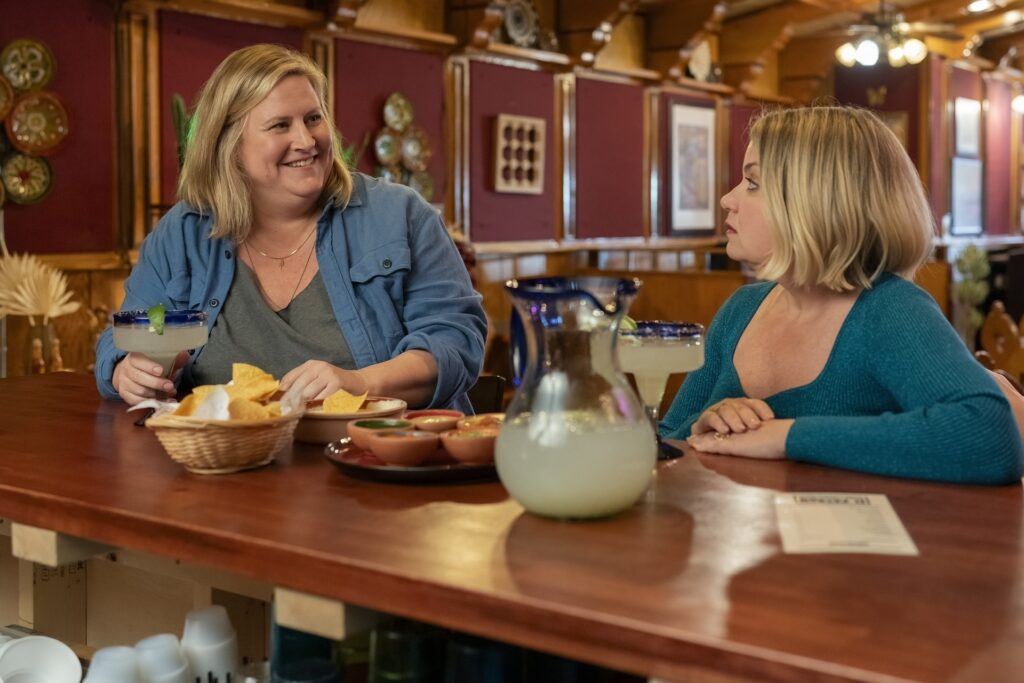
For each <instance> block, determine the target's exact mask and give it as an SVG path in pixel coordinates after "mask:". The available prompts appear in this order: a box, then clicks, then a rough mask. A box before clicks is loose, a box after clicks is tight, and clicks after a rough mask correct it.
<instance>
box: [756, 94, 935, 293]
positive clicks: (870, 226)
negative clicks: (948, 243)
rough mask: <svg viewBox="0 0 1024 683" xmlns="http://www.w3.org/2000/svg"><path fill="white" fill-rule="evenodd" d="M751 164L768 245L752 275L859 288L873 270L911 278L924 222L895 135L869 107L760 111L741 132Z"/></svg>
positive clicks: (925, 240)
mask: <svg viewBox="0 0 1024 683" xmlns="http://www.w3.org/2000/svg"><path fill="white" fill-rule="evenodd" d="M750 144H751V145H753V146H754V149H756V150H757V152H758V156H759V158H760V167H761V188H762V190H761V191H762V192H763V193H764V201H765V206H766V208H767V214H768V215H767V217H768V221H769V223H770V224H771V226H772V242H773V244H772V253H771V256H769V257H768V259H767V260H766V261H765V262H764V263H762V264H759V265H758V266H757V269H756V270H757V275H758V277H760V278H762V279H765V280H777V279H779V278H781V277H784V276H785V277H786V278H787V279H789V280H790V281H791V282H792V283H793V284H794V285H796V286H797V287H811V286H822V287H826V288H827V289H830V290H833V291H848V290H852V289H856V288H867V287H870V286H871V283H872V282H873V281H874V280H875V279H876V278H877V277H878V276H879V275H881V274H882V273H883V272H886V271H888V272H893V273H896V274H898V275H901V276H903V277H912V276H913V274H914V272H915V271H916V270H917V269H918V267H920V265H921V264H922V263H924V261H925V260H926V259H927V258H928V256H929V254H930V253H931V249H932V239H933V237H934V236H935V227H934V220H933V218H932V213H931V210H930V208H929V206H928V200H927V198H926V197H925V193H924V188H923V187H922V185H921V180H920V178H919V176H918V174H917V170H916V169H915V168H914V165H913V163H912V162H911V161H910V157H908V156H907V153H906V152H905V151H904V149H903V147H902V145H900V142H899V140H898V139H897V138H896V136H895V135H894V134H893V133H892V131H890V130H889V129H888V128H887V127H886V126H885V124H884V123H882V122H881V120H879V119H878V117H877V116H875V115H874V114H873V113H871V112H870V111H867V110H865V109H858V108H855V107H808V108H802V109H784V110H777V111H770V112H766V113H765V114H763V115H761V116H760V118H758V119H757V121H756V122H755V123H754V125H753V126H752V128H751V130H750Z"/></svg>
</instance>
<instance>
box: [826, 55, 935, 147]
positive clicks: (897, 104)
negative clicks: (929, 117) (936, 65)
mask: <svg viewBox="0 0 1024 683" xmlns="http://www.w3.org/2000/svg"><path fill="white" fill-rule="evenodd" d="M926 68H927V66H926V64H920V65H907V66H901V67H899V68H893V67H891V66H889V65H888V64H881V63H880V64H876V65H875V66H854V67H845V66H836V67H835V96H836V99H837V100H839V101H840V102H842V103H843V104H853V105H856V106H858V107H868V108H871V109H875V110H876V111H879V112H902V113H905V114H906V115H907V154H909V155H910V158H911V159H912V160H913V161H914V164H915V165H917V161H918V156H919V152H918V135H919V130H920V118H921V117H920V110H921V106H920V93H921V75H922V73H925V69H926ZM881 88H884V89H885V94H884V98H885V99H884V101H883V103H882V104H880V105H876V106H872V105H871V104H870V101H869V99H868V90H872V91H873V92H875V93H878V94H881V90H880V89H881Z"/></svg>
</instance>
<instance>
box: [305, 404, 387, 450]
mask: <svg viewBox="0 0 1024 683" xmlns="http://www.w3.org/2000/svg"><path fill="white" fill-rule="evenodd" d="M321 403H322V402H320V401H317V402H315V403H310V404H309V405H307V407H306V412H305V413H304V414H303V416H302V419H301V420H299V424H298V425H296V427H295V440H296V441H303V442H305V443H319V444H328V443H330V442H332V441H337V440H338V439H344V438H345V437H346V436H348V423H349V422H352V421H354V420H367V419H370V418H375V417H392V416H397V417H401V416H402V414H404V413H405V409H406V403H405V401H403V400H401V399H398V398H387V397H385V396H371V397H370V398H368V399H366V403H364V404H363V407H362V408H360V409H359V410H357V411H356V412H354V413H325V412H323V406H322V405H321Z"/></svg>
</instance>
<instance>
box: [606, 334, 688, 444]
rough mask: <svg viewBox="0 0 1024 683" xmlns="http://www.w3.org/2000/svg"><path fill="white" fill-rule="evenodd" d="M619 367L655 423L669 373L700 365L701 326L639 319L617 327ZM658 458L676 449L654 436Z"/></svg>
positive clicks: (684, 370) (685, 370) (655, 423)
mask: <svg viewBox="0 0 1024 683" xmlns="http://www.w3.org/2000/svg"><path fill="white" fill-rule="evenodd" d="M616 348H617V350H618V356H619V368H620V369H621V370H622V371H623V372H628V373H630V374H631V375H633V379H634V380H635V381H636V388H637V393H639V395H640V401H641V402H642V403H643V404H644V406H646V408H647V412H648V413H649V414H650V416H651V420H652V421H653V422H654V427H655V431H657V427H658V412H659V408H660V406H661V399H662V397H664V395H665V384H666V383H667V382H668V377H669V375H671V374H673V373H677V372H692V371H694V370H697V369H699V368H700V367H701V366H702V365H704V327H703V326H702V325H698V324H696V323H681V322H665V321H662V320H641V321H639V322H637V323H636V329H632V330H625V329H621V328H620V329H619V339H618V344H617V347H616ZM658 443H659V455H660V457H661V458H662V459H666V458H669V457H675V456H677V455H678V454H679V451H678V449H675V448H673V447H672V446H669V445H668V444H665V443H663V442H662V441H661V439H659V440H658Z"/></svg>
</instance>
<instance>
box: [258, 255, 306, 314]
mask: <svg viewBox="0 0 1024 683" xmlns="http://www.w3.org/2000/svg"><path fill="white" fill-rule="evenodd" d="M242 246H243V247H245V253H246V255H247V256H248V257H249V261H250V263H252V262H253V261H252V253H251V252H250V251H249V243H248V242H242ZM256 251H259V249H257V250H256ZM294 253H295V252H294V251H293V252H292V254H294ZM270 258H273V257H272V256H271V257H270ZM284 258H288V257H287V256H285V257H284ZM311 260H313V250H312V249H310V250H309V254H307V255H306V263H305V264H304V265H303V266H302V272H301V273H299V279H298V280H296V281H295V286H294V287H292V294H291V296H289V297H288V301H286V302H285V304H284V306H281V307H278V306H277V302H276V301H274V299H273V298H272V297H271V296H270V295H269V294H267V290H265V289H263V283H262V282H260V274H259V273H257V272H256V264H255V263H253V267H252V274H253V277H255V278H256V286H257V287H259V290H260V293H261V294H263V297H264V298H265V299H266V300H267V302H268V303H269V304H270V305H271V306H272V307H274V312H279V311H283V310H284V309H286V308H288V306H290V305H291V303H292V301H294V300H295V294H296V292H298V291H299V284H300V283H301V282H302V278H303V277H304V276H305V275H306V270H308V269H309V262H310V261H311Z"/></svg>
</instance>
